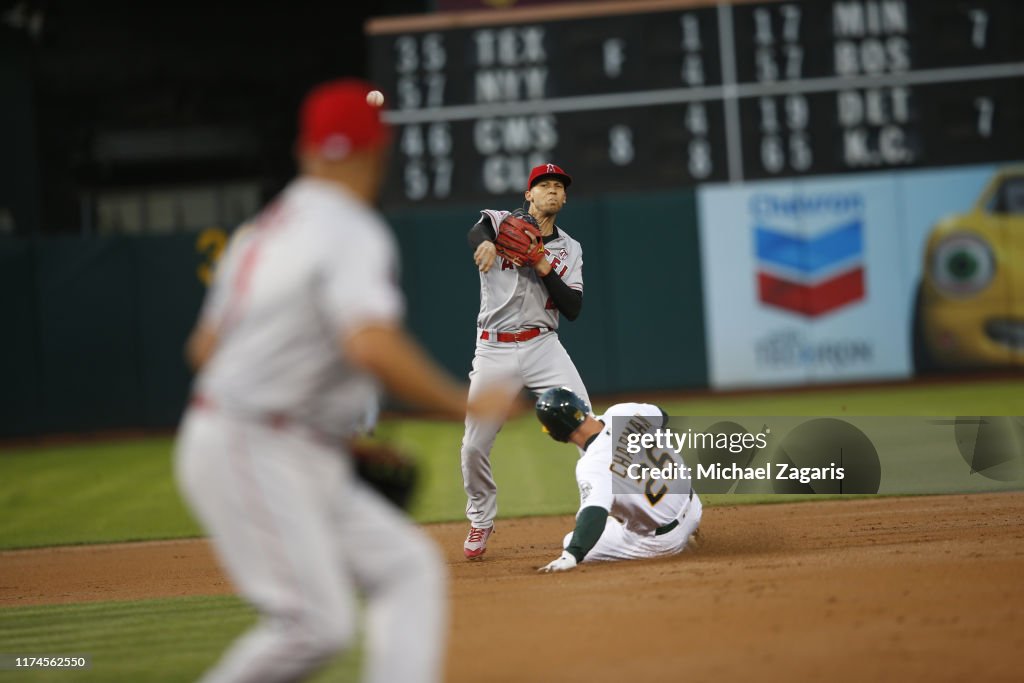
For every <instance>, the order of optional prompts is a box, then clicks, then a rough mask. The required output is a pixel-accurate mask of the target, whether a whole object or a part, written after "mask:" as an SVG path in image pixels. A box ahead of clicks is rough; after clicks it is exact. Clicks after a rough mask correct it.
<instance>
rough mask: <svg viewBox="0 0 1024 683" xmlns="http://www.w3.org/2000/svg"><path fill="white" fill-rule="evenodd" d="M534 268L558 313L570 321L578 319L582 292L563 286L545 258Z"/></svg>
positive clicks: (581, 304)
mask: <svg viewBox="0 0 1024 683" xmlns="http://www.w3.org/2000/svg"><path fill="white" fill-rule="evenodd" d="M534 268H536V269H537V274H538V275H540V281H541V282H543V283H544V287H545V288H546V289H547V290H548V294H549V295H551V300H552V301H554V302H555V306H557V307H558V312H559V313H561V314H562V315H564V316H565V317H566V318H568V319H569V320H570V321H572V320H575V319H576V318H578V317H579V315H580V311H581V310H582V309H583V292H578V291H576V290H575V289H573V288H572V287H570V286H569V285H567V284H565V281H564V280H563V279H562V278H561V277H559V275H558V273H556V272H555V270H554V268H552V267H551V264H550V263H548V260H547V259H546V258H542V259H541V260H540V261H538V262H537V265H536V266H534Z"/></svg>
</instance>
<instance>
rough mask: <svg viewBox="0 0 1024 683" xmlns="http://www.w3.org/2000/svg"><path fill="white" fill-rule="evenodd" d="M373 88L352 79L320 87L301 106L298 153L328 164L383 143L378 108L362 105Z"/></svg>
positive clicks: (387, 133)
mask: <svg viewBox="0 0 1024 683" xmlns="http://www.w3.org/2000/svg"><path fill="white" fill-rule="evenodd" d="M371 90H376V88H375V87H374V86H373V85H371V84H369V83H367V82H365V81H362V80H359V79H356V78H343V79H339V80H336V81H328V82H327V83H321V84H320V85H318V86H316V87H315V88H313V89H312V90H311V91H310V92H309V94H308V95H306V99H305V100H303V102H302V108H301V110H300V112H299V149H301V150H302V151H305V152H314V153H316V154H319V155H321V156H323V157H324V158H326V159H329V160H331V161H340V160H342V159H344V158H345V157H347V156H348V155H349V154H350V153H352V152H354V151H356V150H359V149H367V148H372V147H377V146H379V145H382V144H384V143H386V142H387V141H388V139H389V137H390V129H389V127H388V125H387V124H386V123H384V121H382V120H381V117H380V113H381V107H376V106H374V105H372V104H369V103H368V102H367V101H366V95H367V94H368V93H369V92H370V91H371Z"/></svg>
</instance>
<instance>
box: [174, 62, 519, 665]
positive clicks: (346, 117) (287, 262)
mask: <svg viewBox="0 0 1024 683" xmlns="http://www.w3.org/2000/svg"><path fill="white" fill-rule="evenodd" d="M370 90H371V88H370V87H369V86H368V85H367V84H364V83H361V82H359V81H351V80H345V81H336V82H332V83H328V84H325V85H323V86H320V87H319V88H317V89H315V90H314V91H313V92H312V93H311V94H310V95H309V96H308V97H307V99H306V102H305V104H304V105H303V109H302V113H301V121H300V138H299V155H300V166H301V169H302V174H301V175H300V176H299V178H297V179H296V180H295V181H293V182H292V183H291V184H290V185H289V186H288V187H287V188H286V189H285V190H284V192H283V193H282V194H281V196H280V197H279V198H278V199H277V200H276V201H274V202H273V203H272V204H271V205H270V206H268V207H267V208H266V209H265V210H264V211H263V212H262V213H261V214H260V215H259V216H258V217H257V218H256V219H255V220H254V221H253V222H252V223H251V224H250V225H249V227H248V228H247V229H245V230H244V231H239V233H238V234H237V235H236V237H235V239H234V240H233V241H232V244H231V245H230V247H229V248H228V250H227V252H226V253H225V255H224V258H223V260H222V261H221V263H220V265H219V266H218V269H217V273H216V276H215V280H214V283H213V285H212V286H211V289H210V291H209V293H208V295H207V298H206V301H205V302H204V305H203V309H202V312H201V314H200V320H199V323H198V325H197V327H196V330H195V332H193V334H192V336H191V337H190V339H189V344H188V349H187V352H188V356H189V358H190V360H191V361H192V363H193V365H194V366H196V367H198V368H200V374H199V376H198V377H197V380H196V384H195V387H194V394H193V399H192V403H191V406H190V408H189V410H188V412H187V414H186V416H185V419H184V421H183V424H182V426H181V431H180V433H179V438H178V447H177V454H176V469H177V475H178V478H179V481H180V484H181V487H182V490H183V492H184V493H185V495H186V497H187V499H188V501H189V503H190V504H191V506H192V508H193V510H194V511H195V512H196V514H197V516H198V518H199V519H200V521H201V522H202V523H203V525H204V526H205V527H206V529H207V531H208V532H209V534H210V537H211V540H212V541H213V545H214V548H215V549H216V551H217V554H218V556H219V558H220V560H221V562H222V564H223V565H224V567H225V569H226V571H227V573H228V575H229V576H230V578H231V580H232V581H233V582H234V584H235V586H236V587H237V588H238V590H239V591H240V592H241V593H242V594H243V595H244V596H245V597H246V598H247V599H248V600H249V601H251V602H252V603H253V604H254V605H255V606H256V607H257V608H258V609H259V611H260V613H261V619H260V621H259V623H258V624H257V625H256V626H255V627H254V628H253V629H252V630H250V631H249V632H248V633H247V634H245V635H244V636H243V637H242V638H240V639H239V640H238V641H237V642H236V643H235V644H234V646H233V647H232V648H231V649H230V650H229V651H228V652H227V653H226V654H225V655H224V656H223V658H222V659H221V660H220V662H219V663H218V664H217V665H216V666H215V667H214V668H213V669H212V670H210V671H209V672H207V674H206V675H205V677H204V678H203V680H204V681H208V682H214V681H216V682H226V681H232V682H235V681H239V682H241V681H247V682H250V681H253V682H254V681H261V682H271V681H296V680H300V679H303V678H305V677H306V676H307V675H308V674H310V673H312V672H313V671H315V670H316V669H317V668H319V667H320V666H321V665H322V664H323V663H324V662H325V661H327V660H328V659H329V658H330V657H331V656H333V655H334V654H335V653H336V652H337V651H339V650H341V649H343V648H346V647H348V646H350V645H351V644H353V643H354V642H355V639H356V632H357V630H356V613H357V609H358V604H357V601H356V592H357V591H359V592H360V593H361V594H362V595H363V596H364V597H365V605H366V626H365V662H364V676H363V677H364V680H367V681H375V682H378V683H393V682H394V681H404V682H407V681H437V680H440V678H441V664H442V655H443V647H444V634H445V623H446V602H445V600H446V589H445V569H444V564H443V562H442V561H441V558H440V556H439V554H438V552H437V550H436V549H435V548H434V546H433V545H432V544H431V543H430V542H429V540H428V539H427V537H426V535H425V534H423V533H422V532H420V531H419V530H418V529H417V528H416V527H415V526H414V525H413V524H411V523H410V522H409V521H408V520H407V519H406V518H405V516H404V515H403V514H402V513H401V512H400V511H399V510H398V509H397V508H396V507H394V506H392V505H391V504H390V503H388V502H387V501H385V499H384V498H382V497H380V496H379V495H378V494H377V493H376V492H375V491H374V490H372V489H371V488H369V487H368V486H367V485H365V484H363V483H362V482H361V481H360V480H357V479H355V478H354V476H353V467H352V462H351V458H350V457H349V454H348V452H347V447H346V445H345V444H346V441H347V439H348V438H349V437H351V436H352V435H353V434H354V433H356V432H359V431H361V430H363V429H364V428H365V424H366V419H367V415H366V413H367V406H372V405H375V400H376V396H377V380H380V381H381V382H383V384H384V385H386V386H387V388H389V389H390V390H392V391H393V392H394V393H395V394H397V395H399V396H401V397H403V398H405V399H406V400H409V401H411V402H414V403H419V404H422V405H426V406H429V407H430V408H431V409H434V410H440V411H442V412H445V413H448V414H451V415H453V416H454V415H462V414H463V413H464V412H465V411H466V409H467V404H466V400H465V396H466V393H465V390H464V388H463V387H461V386H459V385H458V384H456V383H455V382H454V381H453V380H452V379H451V378H449V377H448V376H447V375H445V374H443V373H442V372H441V371H440V370H439V369H438V368H437V367H436V366H435V365H434V364H433V363H432V362H431V361H429V360H428V359H427V358H426V356H425V355H423V353H422V351H421V350H420V348H419V346H417V345H416V344H415V342H413V341H412V339H411V338H410V337H408V336H407V334H406V333H405V332H404V330H403V328H402V325H401V318H402V315H403V307H404V303H403V298H402V295H401V292H400V290H399V289H398V286H397V284H396V277H395V276H396V271H397V258H396V248H395V244H394V239H393V237H392V234H391V232H390V231H389V229H388V228H387V226H386V225H385V223H384V222H383V220H382V219H381V217H380V216H379V215H378V214H377V213H376V212H375V211H374V210H373V209H372V208H371V203H372V201H373V199H374V197H375V196H376V194H377V191H378V189H379V187H380V183H381V180H382V178H383V174H384V169H385V150H386V147H387V144H386V143H387V140H388V138H389V132H388V129H387V127H386V125H385V124H384V123H383V122H382V121H381V118H380V112H379V110H378V109H377V108H376V107H373V106H371V105H370V104H368V103H367V99H366V97H367V93H368V92H369V91H370ZM481 395H482V402H481V404H476V405H474V406H471V407H470V410H471V411H472V410H476V409H477V408H480V409H481V410H484V411H485V414H488V415H493V414H497V413H496V411H495V409H491V408H490V407H488V405H493V406H507V392H504V391H500V392H498V391H496V392H492V393H490V394H488V393H487V392H483V393H482V394H481ZM498 395H500V396H501V397H500V398H498ZM488 401H491V403H490V404H488V403H487V402H488Z"/></svg>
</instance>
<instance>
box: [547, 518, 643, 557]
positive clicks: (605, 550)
mask: <svg viewBox="0 0 1024 683" xmlns="http://www.w3.org/2000/svg"><path fill="white" fill-rule="evenodd" d="M638 538H639V537H638V536H637V535H636V534H634V533H633V532H632V531H630V530H629V529H627V528H626V527H625V526H623V524H622V522H620V521H619V520H617V519H615V518H614V517H612V516H611V515H609V516H608V521H607V523H605V525H604V531H603V532H602V533H601V538H599V539H597V543H595V544H594V547H593V548H591V550H590V552H589V553H587V556H586V557H585V558H583V561H584V562H611V561H614V560H636V559H640V558H642V557H647V555H645V554H643V550H642V549H641V548H640V547H638V543H637V541H638ZM571 539H572V534H569V535H568V536H566V537H565V539H564V540H563V542H562V547H568V545H569V541H570V540H571Z"/></svg>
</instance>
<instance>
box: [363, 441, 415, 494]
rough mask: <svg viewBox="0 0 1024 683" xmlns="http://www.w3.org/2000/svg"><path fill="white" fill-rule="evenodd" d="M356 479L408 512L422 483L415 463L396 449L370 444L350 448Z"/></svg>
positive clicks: (368, 442)
mask: <svg viewBox="0 0 1024 683" xmlns="http://www.w3.org/2000/svg"><path fill="white" fill-rule="evenodd" d="M349 451H350V452H351V453H352V457H353V459H354V460H355V466H356V475H357V476H358V477H359V478H360V479H362V480H363V481H364V482H366V483H367V484H369V485H370V486H371V487H372V488H373V489H375V490H376V491H377V493H379V494H380V495H382V496H384V497H385V498H387V499H388V500H390V501H391V502H392V503H394V504H395V505H397V506H398V507H399V508H400V509H402V510H408V509H409V504H410V503H411V502H412V495H413V492H414V491H415V489H416V482H417V481H418V479H419V471H418V469H417V467H416V463H415V462H413V461H412V460H410V459H409V458H408V457H406V456H404V455H402V454H401V453H399V452H398V451H397V450H395V449H394V448H392V447H390V446H388V445H386V444H382V443H374V442H370V441H367V440H363V439H361V440H359V441H356V442H353V443H351V444H349Z"/></svg>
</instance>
